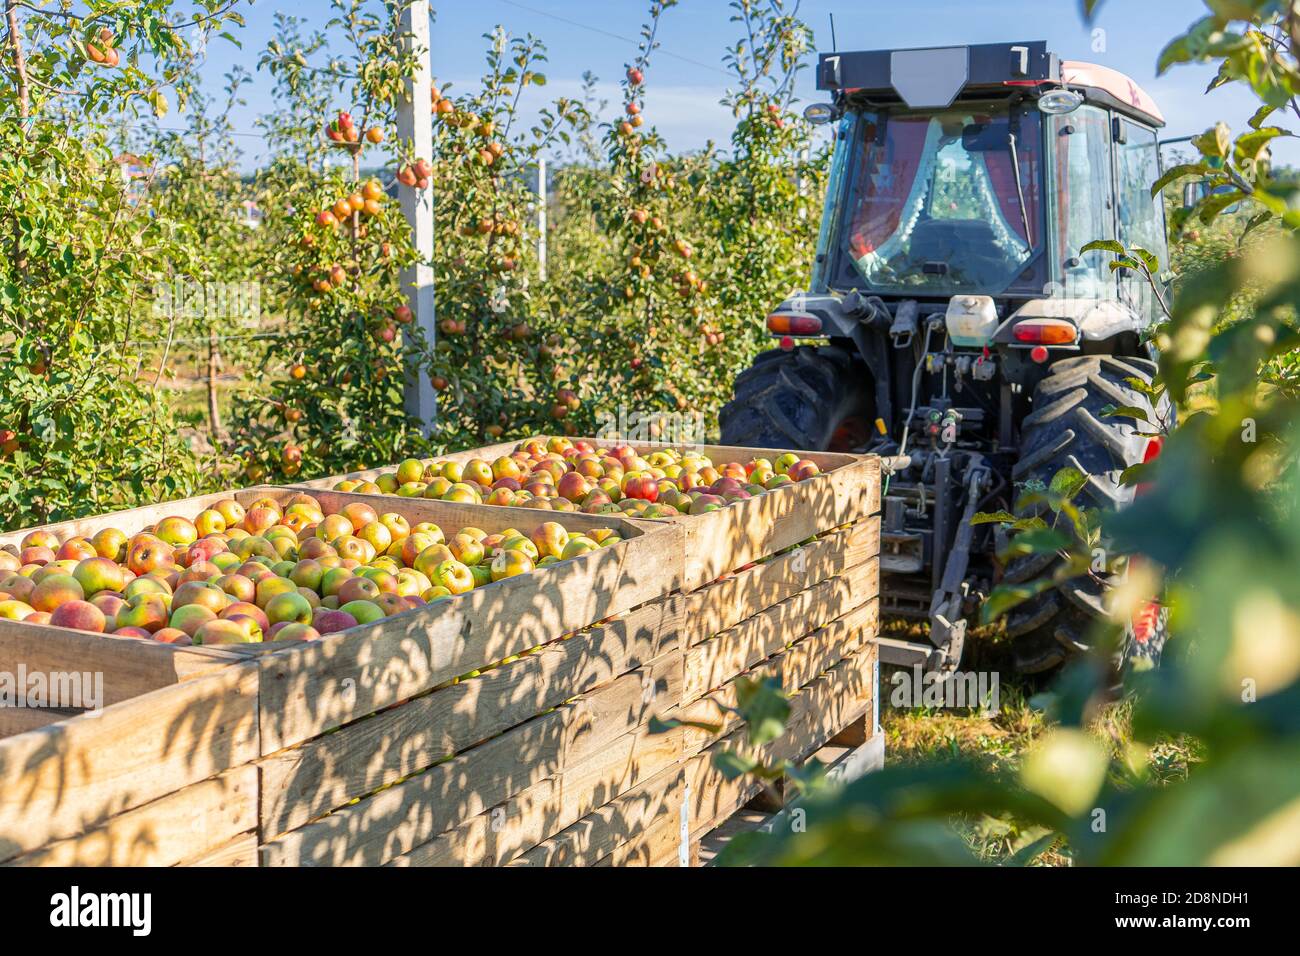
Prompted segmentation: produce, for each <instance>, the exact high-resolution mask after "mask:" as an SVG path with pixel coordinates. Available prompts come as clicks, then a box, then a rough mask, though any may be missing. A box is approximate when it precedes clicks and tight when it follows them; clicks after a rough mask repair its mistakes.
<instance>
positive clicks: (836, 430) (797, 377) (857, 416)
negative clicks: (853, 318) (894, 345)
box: [719, 345, 872, 451]
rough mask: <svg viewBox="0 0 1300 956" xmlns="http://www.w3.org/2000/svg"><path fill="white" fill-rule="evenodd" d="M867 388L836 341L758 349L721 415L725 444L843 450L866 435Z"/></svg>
mask: <svg viewBox="0 0 1300 956" xmlns="http://www.w3.org/2000/svg"><path fill="white" fill-rule="evenodd" d="M871 401H872V398H871V391H870V383H869V381H868V378H867V375H866V374H865V371H864V370H863V369H862V368H860V367H858V366H857V363H855V361H854V359H853V356H851V355H850V354H849V353H848V352H846V351H845V350H844V349H841V348H838V347H836V346H834V345H826V346H821V347H818V348H814V347H811V346H804V347H800V348H795V349H792V350H791V351H788V352H787V351H784V350H782V349H772V350H770V351H767V352H763V353H761V354H760V355H759V356H758V357H756V358H755V359H754V364H753V365H752V366H750V368H748V369H746V370H745V371H744V372H742V373H741V374H740V376H739V377H738V378H737V379H736V388H735V398H734V399H732V401H730V402H728V403H727V404H726V405H725V406H724V407H723V409H722V413H721V415H720V416H719V424H720V426H721V432H722V443H723V444H724V445H741V446H745V447H749V448H790V449H798V450H804V451H828V450H829V451H843V450H848V447H850V446H854V445H857V444H863V443H865V442H866V441H867V439H868V438H869V437H870V432H869V430H870V422H871V418H870V413H869V409H870V407H871Z"/></svg>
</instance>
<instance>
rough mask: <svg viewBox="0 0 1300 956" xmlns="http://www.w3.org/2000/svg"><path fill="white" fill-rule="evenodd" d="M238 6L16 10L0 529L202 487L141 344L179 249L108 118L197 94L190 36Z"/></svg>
mask: <svg viewBox="0 0 1300 956" xmlns="http://www.w3.org/2000/svg"><path fill="white" fill-rule="evenodd" d="M235 7H236V4H235V3H234V2H233V0H198V2H191V3H175V2H171V0H142V2H138V3H132V4H122V3H116V2H109V0H87V2H86V3H84V4H81V5H79V7H78V10H79V12H78V13H77V14H72V13H70V12H69V11H68V10H67V9H65V8H63V7H61V6H51V5H49V4H46V3H17V2H15V0H5V3H4V14H5V20H4V40H3V48H2V52H0V70H3V73H4V78H5V82H4V83H3V84H0V114H3V117H4V122H3V123H0V247H2V248H4V250H5V254H4V255H3V256H0V326H2V327H3V331H2V332H0V335H2V336H3V339H4V348H3V349H2V350H0V379H2V380H3V381H4V382H5V389H4V390H3V395H0V521H3V522H4V523H5V524H6V525H11V526H12V525H19V526H21V525H24V524H28V523H33V522H41V521H47V520H52V519H60V518H70V517H75V516H77V515H82V514H87V513H96V512H103V511H106V510H109V509H110V508H112V507H114V506H122V505H131V504H136V503H140V502H143V501H150V500H158V499H165V498H167V497H175V496H177V495H180V494H184V493H186V492H189V491H190V490H192V489H193V488H194V487H195V485H196V484H197V483H198V481H199V478H198V470H197V468H196V467H195V459H194V454H193V452H192V450H191V449H190V447H189V445H188V443H187V442H186V441H185V440H184V439H183V438H182V437H181V435H180V434H179V432H178V429H177V424H176V421H175V420H174V418H173V417H172V415H171V413H170V412H169V411H168V409H167V406H166V403H165V402H164V401H162V399H161V396H160V395H159V394H158V389H157V379H156V377H155V376H153V375H151V374H150V372H151V369H149V368H146V367H145V362H146V356H145V354H144V353H143V352H141V351H139V350H138V349H137V345H136V343H135V336H136V333H137V332H138V331H139V330H140V328H141V326H142V324H143V323H144V322H145V319H146V316H147V315H148V312H149V309H150V304H151V298H152V287H153V284H154V281H155V280H156V279H157V278H158V277H160V276H163V275H166V274H167V271H168V262H169V261H170V260H171V258H172V256H173V255H174V254H175V253H176V251H177V247H176V241H175V237H174V233H173V230H172V228H171V227H172V223H171V222H170V221H169V220H168V219H167V218H166V217H162V216H157V215H154V214H153V210H152V209H151V207H150V197H149V187H150V181H151V177H152V176H153V175H154V172H155V168H154V167H153V166H152V165H151V164H150V163H149V162H148V160H147V159H144V160H141V159H139V158H137V157H134V156H132V155H129V154H124V153H122V152H120V151H117V150H114V149H113V148H112V145H111V143H112V140H111V138H110V130H109V121H110V120H112V119H123V118H124V119H126V120H128V121H129V120H130V119H131V118H133V117H137V116H139V115H140V114H141V113H148V112H152V113H154V114H156V115H162V114H163V113H165V112H166V111H167V110H168V109H169V108H170V106H171V104H172V103H182V104H183V102H184V99H185V97H186V95H187V93H188V86H187V82H186V80H187V77H188V75H189V73H188V65H189V63H190V62H191V61H192V60H193V58H194V56H195V55H196V54H195V49H194V45H193V42H192V41H193V39H194V38H195V37H197V38H199V39H200V40H201V41H205V40H206V38H208V37H210V36H211V37H216V36H217V35H219V34H223V33H225V31H226V30H227V29H228V28H229V27H230V26H232V25H234V24H237V23H238V22H239V17H238V14H237V12H236V11H235Z"/></svg>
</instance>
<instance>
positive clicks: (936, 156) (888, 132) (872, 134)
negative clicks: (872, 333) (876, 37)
mask: <svg viewBox="0 0 1300 956" xmlns="http://www.w3.org/2000/svg"><path fill="white" fill-rule="evenodd" d="M859 126H860V130H861V132H860V135H861V137H862V139H861V140H860V141H859V143H860V146H859V149H858V150H857V151H856V156H855V160H854V164H853V165H854V168H853V169H852V170H851V173H850V175H851V176H852V183H851V185H850V191H849V194H848V205H847V207H846V209H845V212H846V213H847V215H848V217H849V221H850V225H849V228H848V229H847V230H846V236H845V240H844V247H843V250H844V251H846V252H847V258H848V260H849V261H850V262H851V263H852V264H853V267H854V269H855V270H856V272H857V273H858V275H859V276H860V277H861V278H862V279H865V280H866V283H867V284H868V285H869V286H870V287H871V288H872V289H873V290H877V291H898V292H917V293H922V294H926V293H930V294H937V295H952V294H955V293H959V292H976V293H984V294H989V295H997V294H999V293H1002V292H1005V291H1006V290H1007V289H1008V288H1010V287H1011V286H1012V285H1014V284H1015V283H1016V282H1017V281H1018V280H1020V279H1022V278H1024V277H1025V275H1026V267H1027V266H1028V265H1029V264H1030V263H1031V261H1032V260H1033V259H1034V256H1035V252H1036V250H1038V249H1041V248H1042V247H1043V227H1042V211H1041V210H1042V188H1041V183H1042V173H1041V156H1042V143H1041V137H1042V133H1041V121H1040V118H1039V113H1038V111H1037V110H1029V109H1024V108H1017V109H1015V110H1014V111H1013V110H1012V109H1011V107H1009V106H1008V105H1007V104H1005V103H1001V104H989V105H980V106H974V105H971V106H964V107H961V108H958V109H952V110H945V111H942V112H937V113H934V112H932V113H898V114H889V113H877V114H869V113H864V114H862V116H861V119H860V122H859ZM1038 281H1039V284H1040V285H1041V279H1040V280H1038Z"/></svg>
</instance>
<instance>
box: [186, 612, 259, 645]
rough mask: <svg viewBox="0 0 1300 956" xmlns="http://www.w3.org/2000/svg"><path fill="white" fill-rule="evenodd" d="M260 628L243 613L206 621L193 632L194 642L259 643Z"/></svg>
mask: <svg viewBox="0 0 1300 956" xmlns="http://www.w3.org/2000/svg"><path fill="white" fill-rule="evenodd" d="M262 633H263V632H262V629H261V628H260V627H259V626H258V623H257V621H255V620H253V619H252V618H251V617H245V616H244V615H235V616H234V617H231V618H221V619H218V620H215V621H208V622H207V623H206V624H204V625H203V626H202V627H200V628H199V629H198V630H197V631H196V632H195V633H194V643H195V644H204V645H206V644H260V643H261V642H262Z"/></svg>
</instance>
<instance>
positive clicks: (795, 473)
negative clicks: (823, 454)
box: [786, 458, 821, 481]
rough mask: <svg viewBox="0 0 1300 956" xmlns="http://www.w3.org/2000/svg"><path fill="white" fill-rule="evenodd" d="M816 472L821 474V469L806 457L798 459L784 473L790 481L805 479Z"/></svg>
mask: <svg viewBox="0 0 1300 956" xmlns="http://www.w3.org/2000/svg"><path fill="white" fill-rule="evenodd" d="M818 474H821V469H820V468H818V467H817V463H816V462H815V461H809V460H808V459H807V458H801V459H799V460H798V461H796V462H795V463H794V464H793V465H791V466H790V467H789V468H788V469H787V470H786V475H787V476H788V477H789V478H790V480H791V481H807V480H808V479H809V478H811V477H813V476H814V475H818Z"/></svg>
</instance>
